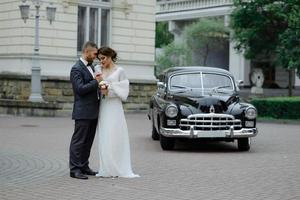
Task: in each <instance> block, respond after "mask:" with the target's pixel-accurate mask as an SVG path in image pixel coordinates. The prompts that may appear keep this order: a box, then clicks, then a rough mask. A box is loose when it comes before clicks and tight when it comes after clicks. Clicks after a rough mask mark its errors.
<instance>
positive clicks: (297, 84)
mask: <svg viewBox="0 0 300 200" xmlns="http://www.w3.org/2000/svg"><path fill="white" fill-rule="evenodd" d="M295 87H297V88H300V78H299V77H298V76H297V73H295Z"/></svg>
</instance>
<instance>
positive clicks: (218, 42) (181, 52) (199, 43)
mask: <svg viewBox="0 0 300 200" xmlns="http://www.w3.org/2000/svg"><path fill="white" fill-rule="evenodd" d="M228 36H229V31H228V29H227V28H225V27H224V23H223V22H222V21H217V20H211V19H210V20H208V19H203V20H200V21H198V22H196V23H193V24H191V25H189V26H187V27H186V28H185V30H184V34H183V37H184V39H183V44H178V43H175V42H172V43H170V44H168V45H165V46H163V48H162V49H163V54H162V55H160V56H158V57H157V58H156V63H157V66H156V73H155V74H156V75H157V74H159V73H160V72H161V71H163V70H164V69H167V68H170V67H174V66H187V65H192V52H193V51H196V50H197V51H199V50H201V51H200V52H201V55H200V56H202V57H203V60H204V64H203V65H204V66H205V61H206V58H207V56H208V53H209V51H210V49H213V48H222V47H223V45H224V46H225V42H226V41H228Z"/></svg>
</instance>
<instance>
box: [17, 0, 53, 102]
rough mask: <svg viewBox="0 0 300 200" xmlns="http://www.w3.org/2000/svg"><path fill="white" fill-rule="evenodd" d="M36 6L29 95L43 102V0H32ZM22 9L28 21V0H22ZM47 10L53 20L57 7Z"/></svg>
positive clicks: (50, 7) (33, 99)
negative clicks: (41, 37) (41, 30)
mask: <svg viewBox="0 0 300 200" xmlns="http://www.w3.org/2000/svg"><path fill="white" fill-rule="evenodd" d="M32 2H33V4H34V6H35V10H36V13H35V35H34V53H33V57H32V66H31V94H30V96H29V101H32V102H42V101H44V100H43V97H42V95H41V64H40V53H39V49H40V45H39V29H40V27H39V20H40V7H41V4H42V1H41V0H32ZM19 8H20V11H21V18H22V19H23V20H24V23H26V20H27V19H28V18H29V8H30V6H29V5H28V4H26V0H22V4H21V5H20V6H19ZM46 11H47V20H49V21H50V24H51V23H52V21H54V20H55V12H56V8H55V7H53V6H52V5H51V6H48V7H47V8H46Z"/></svg>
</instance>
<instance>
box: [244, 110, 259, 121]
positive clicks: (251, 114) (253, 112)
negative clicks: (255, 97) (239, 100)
mask: <svg viewBox="0 0 300 200" xmlns="http://www.w3.org/2000/svg"><path fill="white" fill-rule="evenodd" d="M245 116H246V117H247V118H248V119H255V118H256V116H257V112H256V109H255V108H254V107H249V108H247V109H246V111H245Z"/></svg>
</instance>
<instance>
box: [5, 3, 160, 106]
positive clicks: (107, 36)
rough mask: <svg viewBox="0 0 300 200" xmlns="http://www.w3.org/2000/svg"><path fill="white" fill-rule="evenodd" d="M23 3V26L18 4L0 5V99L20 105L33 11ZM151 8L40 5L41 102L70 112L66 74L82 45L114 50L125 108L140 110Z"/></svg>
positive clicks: (149, 61) (149, 74) (25, 91)
mask: <svg viewBox="0 0 300 200" xmlns="http://www.w3.org/2000/svg"><path fill="white" fill-rule="evenodd" d="M25 3H27V4H29V5H30V17H29V19H27V21H26V23H24V21H23V20H22V19H21V14H20V9H19V5H21V4H22V1H21V0H1V1H0V76H1V80H0V85H1V89H0V99H10V100H25V101H26V99H28V96H29V94H30V74H31V66H32V55H33V49H34V35H35V19H34V15H35V6H34V1H32V0H27V1H26V2H25ZM50 4H51V6H53V7H56V15H55V20H54V21H53V22H52V23H51V24H50V23H49V21H48V20H47V18H46V7H47V6H48V5H50ZM155 4H156V2H155V1H152V0H145V1H138V0H43V1H42V4H41V6H40V28H39V31H40V36H39V46H40V50H39V52H40V64H41V76H42V78H41V79H42V95H43V98H44V100H45V101H47V102H56V103H60V104H63V105H64V106H67V107H70V105H69V104H71V103H72V91H71V88H70V82H69V73H70V69H71V67H72V65H73V64H74V63H75V61H76V60H77V59H78V58H79V57H80V54H81V52H80V51H81V47H82V44H83V43H84V42H85V41H88V40H92V41H95V42H96V43H97V44H98V46H104V45H108V46H111V47H112V48H114V49H116V50H117V52H118V56H119V60H118V62H117V64H118V65H119V66H122V67H123V68H124V69H125V72H126V74H127V76H128V78H129V80H130V82H131V92H132V93H130V97H129V99H128V107H129V108H132V109H145V104H146V102H147V99H145V95H146V97H148V96H150V94H149V93H151V92H150V91H149V90H148V89H149V87H153V86H154V85H155V77H154V54H155V53H154V52H155V49H154V43H155ZM150 85H151V86H150ZM135 90H136V91H135ZM137 92H139V93H140V94H137ZM152 93H153V91H152ZM133 97H138V98H137V99H139V100H140V101H138V100H137V99H135V98H133Z"/></svg>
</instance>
